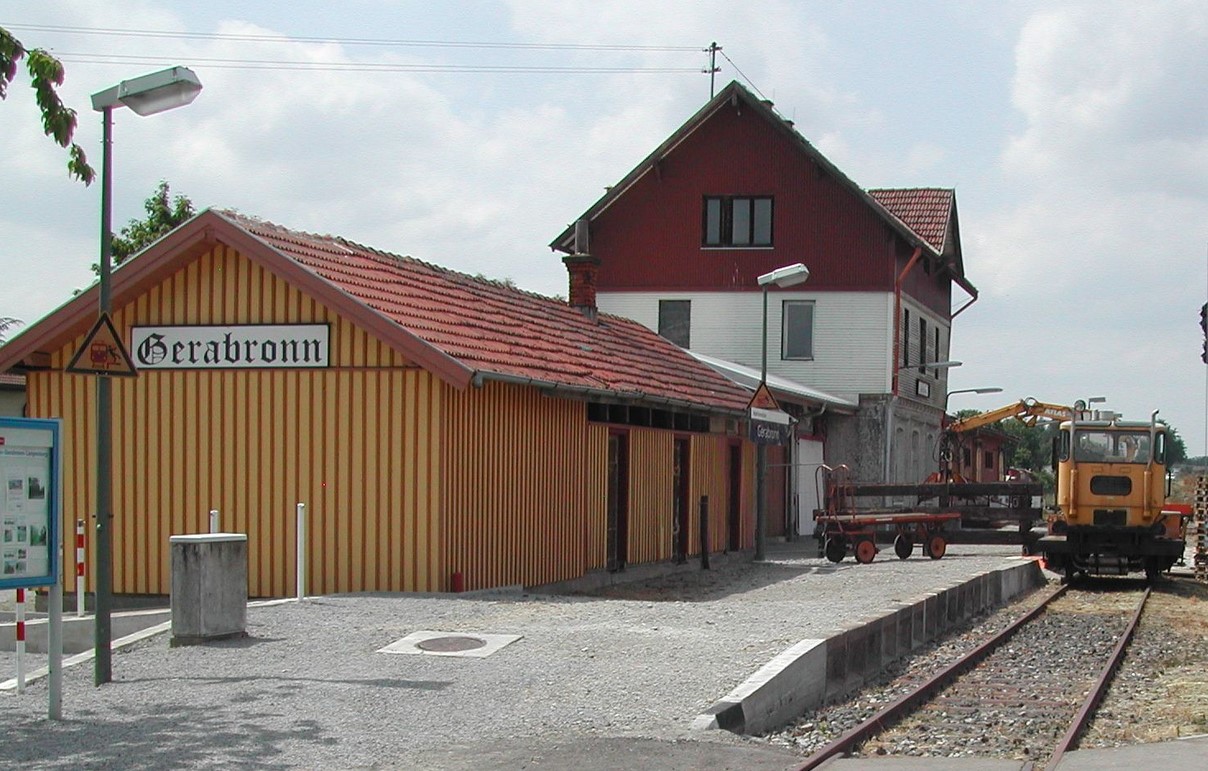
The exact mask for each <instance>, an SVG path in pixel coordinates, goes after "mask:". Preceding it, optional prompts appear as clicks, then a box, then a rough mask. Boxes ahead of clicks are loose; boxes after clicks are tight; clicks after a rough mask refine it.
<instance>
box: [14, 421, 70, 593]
mask: <svg viewBox="0 0 1208 771" xmlns="http://www.w3.org/2000/svg"><path fill="white" fill-rule="evenodd" d="M58 437H59V423H58V421H55V420H33V419H27V418H0V587H18V586H45V585H47V584H50V583H53V582H54V581H56V580H57V579H58V571H57V568H58V564H57V563H58V560H57V559H56V557H57V554H58V537H57V535H58V534H57V532H56V525H57V522H58V517H57V501H58V494H57V492H58V491H57V484H58V457H57V453H58Z"/></svg>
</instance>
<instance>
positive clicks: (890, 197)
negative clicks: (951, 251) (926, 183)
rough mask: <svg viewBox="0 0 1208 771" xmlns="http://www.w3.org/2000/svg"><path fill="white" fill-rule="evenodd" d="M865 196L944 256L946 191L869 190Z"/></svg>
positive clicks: (948, 210) (949, 210)
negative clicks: (872, 199)
mask: <svg viewBox="0 0 1208 771" xmlns="http://www.w3.org/2000/svg"><path fill="white" fill-rule="evenodd" d="M868 194H869V195H871V196H872V197H873V198H874V199H876V201H877V203H879V204H881V205H882V206H884V207H885V208H886V209H887V210H888V211H889V213H890V214H892V215H893V216H895V217H897V218H898V219H900V220H901V221H902V222H903V224H905V225H906V227H908V228H910V229H911V230H913V231H914V232H915V233H917V234H918V236H919V237H920V238H922V239H923V240H925V241H926V242H927V243H928V244H930V245H931V248H932V249H934V250H935V252H936V254H943V253H944V238H945V237H946V236H947V234H948V219H949V217H950V216H951V213H952V198H953V191H952V190H951V189H949V188H938V187H913V188H895V189H881V190H869V191H868Z"/></svg>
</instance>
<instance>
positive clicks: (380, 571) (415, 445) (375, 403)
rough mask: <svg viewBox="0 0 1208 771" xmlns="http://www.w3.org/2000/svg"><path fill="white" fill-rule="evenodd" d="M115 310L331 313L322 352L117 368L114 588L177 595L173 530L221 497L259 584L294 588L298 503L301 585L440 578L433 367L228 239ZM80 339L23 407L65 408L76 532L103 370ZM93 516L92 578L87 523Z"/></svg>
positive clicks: (164, 318)
mask: <svg viewBox="0 0 1208 771" xmlns="http://www.w3.org/2000/svg"><path fill="white" fill-rule="evenodd" d="M114 321H115V324H116V326H117V328H118V330H119V332H120V333H121V334H122V336H123V338H124V339H126V340H127V341H128V340H129V328H130V327H131V326H133V325H148V324H164V325H169V324H268V323H279V324H290V323H327V324H330V325H331V355H330V364H331V366H330V367H329V368H328V369H324V370H188V371H144V372H141V373H140V374H139V376H138V378H136V379H122V378H117V379H115V380H114V389H113V391H114V415H113V425H114V435H113V457H114V507H113V508H114V531H113V532H114V561H113V564H114V591H115V592H116V593H137V594H167V593H168V592H169V589H170V582H171V576H170V564H169V561H170V552H169V549H168V537H169V536H170V535H174V534H185V533H199V532H205V531H207V529H208V512H209V511H210V510H211V509H218V510H219V511H220V512H221V517H222V529H223V530H225V531H228V532H243V533H247V535H248V553H249V554H248V556H249V564H248V570H249V576H248V591H249V593H250V594H251V595H252V596H282V595H291V594H293V592H294V580H295V579H294V575H295V573H294V565H295V543H296V528H295V505H296V504H297V503H299V502H302V503H306V504H307V513H308V520H309V524H308V531H309V535H310V538H309V547H308V556H309V560H308V562H309V569H308V580H307V591H308V592H311V593H328V592H349V591H364V590H383V591H433V590H436V589H439V588H441V586H442V584H441V579H442V577H443V576H444V574H445V571H444V568H443V565H442V556H441V554H442V552H441V539H442V533H441V530H440V525H439V518H438V511H439V499H438V496H439V491H440V464H439V451H440V444H439V442H440V436H439V431H438V430H437V426H439V425H440V421H441V393H442V389H441V388H440V386H439V384H438V383H437V381H436V380H435V379H434V378H433V377H432V376H431V375H430V374H429V373H427V372H425V371H423V370H420V369H417V368H415V367H413V366H411V365H410V363H409V362H407V361H405V360H404V359H403V357H401V356H400V355H399V354H397V353H396V352H394V351H393V350H391V349H389V348H388V347H386V346H385V345H383V344H382V343H381V342H379V341H378V340H377V339H376V338H374V337H372V336H370V335H368V334H367V333H365V332H364V331H362V330H361V329H359V328H357V327H355V326H354V325H353V324H351V323H350V322H348V321H346V320H344V319H342V318H341V317H340V316H338V315H337V314H335V313H333V312H332V311H330V310H328V309H327V308H325V307H324V306H322V305H320V304H319V303H317V302H315V301H314V300H313V299H311V298H310V297H308V296H306V295H303V294H302V293H301V292H299V291H298V290H296V289H294V288H293V287H291V286H290V285H288V284H287V283H286V282H284V281H282V280H280V279H278V278H277V277H275V276H273V275H272V274H270V273H268V272H267V271H265V270H264V269H262V268H260V267H259V266H258V265H256V264H254V263H252V262H250V261H249V260H247V259H245V258H243V257H242V256H240V255H239V254H238V253H236V252H234V251H233V250H229V249H225V248H223V247H218V248H216V249H215V250H214V251H212V252H210V253H207V254H205V255H203V256H202V257H201V258H199V259H198V260H197V261H195V262H193V263H191V264H190V265H189V266H187V267H186V268H183V269H182V270H181V271H180V272H178V273H177V274H176V275H174V276H172V277H171V278H169V279H167V280H166V281H165V282H163V283H162V284H161V285H159V286H158V287H155V288H153V289H151V290H150V291H148V292H146V293H145V294H143V295H142V296H141V297H139V298H138V299H137V300H135V301H134V302H133V303H131V304H129V305H127V306H125V307H123V308H120V309H118V311H117V312H116V313H115V314H114ZM81 342H82V336H81V337H80V338H77V339H76V340H74V341H73V342H72V343H71V344H70V345H67V346H65V347H63V348H62V349H61V350H59V351H58V352H57V353H56V354H54V355H53V356H52V370H51V371H49V372H36V373H32V374H31V376H30V379H29V393H30V414H31V415H34V416H37V417H62V418H63V419H64V426H63V438H64V443H65V453H64V465H63V485H64V531H63V532H65V533H72V532H74V528H75V522H74V521H75V520H76V519H77V518H86V519H88V520H89V524H90V525H91V524H93V522H92V520H91V517H90V512H92V511H93V510H94V505H95V498H94V495H95V490H94V486H93V476H94V472H93V469H94V466H95V442H96V439H95V423H96V421H95V403H94V381H93V379H92V378H87V377H80V376H75V375H65V374H63V373H62V371H61V370H62V368H63V366H64V364H65V363H66V361H67V360H68V358H69V357H70V356H71V354H72V353H73V352H74V350H75V349H76V348H77V347H78V346H79V345H80V344H81ZM86 531H87V532H88V533H89V537H88V539H87V540H88V543H87V545H86V560H87V562H88V565H89V566H90V567H89V570H88V573H89V583H88V587H87V590H88V591H93V585H92V582H91V574H92V568H91V566H92V565H94V563H95V556H94V551H93V549H94V544H93V533H94V528H92V527H91V526H90V527H88V528H86ZM67 541H68V543H70V539H67ZM68 552H69V553H68V555H67V557H68V559H67V560H66V561H65V564H68V565H70V564H71V563H72V561H73V560H74V554H73V553H71V552H72V550H71V549H68ZM68 572H69V571H65V572H64V574H65V577H66V576H67V573H68ZM65 580H66V578H65ZM71 580H73V579H71ZM68 588H70V587H68Z"/></svg>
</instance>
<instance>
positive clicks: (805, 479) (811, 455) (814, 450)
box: [797, 439, 823, 535]
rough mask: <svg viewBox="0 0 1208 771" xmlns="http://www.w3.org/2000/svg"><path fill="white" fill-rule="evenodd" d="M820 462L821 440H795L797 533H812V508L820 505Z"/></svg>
mask: <svg viewBox="0 0 1208 771" xmlns="http://www.w3.org/2000/svg"><path fill="white" fill-rule="evenodd" d="M822 463H823V460H822V442H819V441H817V440H816V439H798V440H797V535H813V533H814V509H816V508H818V507H819V506H821V505H822V499H821V497H820V496H819V490H818V481H817V480H818V467H819V466H821V465H822Z"/></svg>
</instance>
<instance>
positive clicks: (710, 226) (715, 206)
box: [705, 198, 721, 246]
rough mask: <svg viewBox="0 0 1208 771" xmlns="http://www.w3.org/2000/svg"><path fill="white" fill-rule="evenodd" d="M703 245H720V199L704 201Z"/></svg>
mask: <svg viewBox="0 0 1208 771" xmlns="http://www.w3.org/2000/svg"><path fill="white" fill-rule="evenodd" d="M705 245H706V246H720V245H721V199H720V198H706V199H705Z"/></svg>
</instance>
